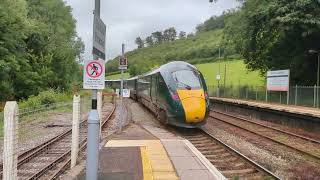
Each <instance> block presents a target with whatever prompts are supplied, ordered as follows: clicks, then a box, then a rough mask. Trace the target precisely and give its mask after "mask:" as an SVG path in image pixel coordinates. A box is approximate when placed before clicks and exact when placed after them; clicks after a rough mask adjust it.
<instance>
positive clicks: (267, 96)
mask: <svg viewBox="0 0 320 180" xmlns="http://www.w3.org/2000/svg"><path fill="white" fill-rule="evenodd" d="M266 102H268V89H267V88H266Z"/></svg>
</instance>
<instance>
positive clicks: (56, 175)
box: [48, 102, 116, 180]
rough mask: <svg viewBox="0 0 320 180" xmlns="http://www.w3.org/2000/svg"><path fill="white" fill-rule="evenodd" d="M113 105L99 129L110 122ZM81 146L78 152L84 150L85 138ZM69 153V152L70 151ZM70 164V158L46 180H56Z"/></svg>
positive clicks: (113, 110) (114, 108)
mask: <svg viewBox="0 0 320 180" xmlns="http://www.w3.org/2000/svg"><path fill="white" fill-rule="evenodd" d="M113 104H114V106H113V108H112V110H111V112H110V114H109V115H108V116H107V118H106V120H105V121H103V123H102V124H101V127H102V128H103V127H104V126H105V124H106V123H107V122H108V121H109V120H110V118H111V116H112V115H113V114H114V112H115V110H116V105H115V103H114V102H113ZM81 144H82V145H81V146H80V148H79V152H81V151H83V150H84V149H85V147H86V146H87V138H85V139H84V141H83V143H81ZM70 152H71V150H70ZM70 164H71V158H68V159H67V160H66V161H65V162H64V163H63V165H62V166H61V167H60V168H58V169H57V170H56V171H55V172H54V173H53V175H51V176H50V177H49V178H48V179H49V180H51V179H56V178H58V176H59V175H60V174H62V173H63V171H64V170H65V169H67V166H68V165H70Z"/></svg>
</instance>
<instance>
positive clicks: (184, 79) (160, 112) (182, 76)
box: [106, 61, 210, 128]
mask: <svg viewBox="0 0 320 180" xmlns="http://www.w3.org/2000/svg"><path fill="white" fill-rule="evenodd" d="M106 85H107V86H109V87H112V88H114V89H116V88H120V80H107V81H106ZM124 88H127V89H130V96H131V98H132V99H135V100H137V101H139V102H141V103H142V104H143V105H144V106H145V107H147V108H148V109H149V110H150V111H152V112H153V113H154V114H155V116H156V117H157V119H158V120H159V121H160V122H162V123H164V124H170V125H174V126H179V127H185V128H196V127H200V126H202V125H204V124H205V123H206V119H207V117H208V113H209V109H210V107H209V106H210V103H209V102H210V101H209V96H208V91H207V86H206V83H205V80H204V78H203V75H202V74H201V72H200V71H198V70H197V68H196V67H194V66H193V65H191V64H188V63H186V62H183V61H173V62H170V63H168V64H165V65H162V66H161V67H160V68H158V69H155V70H153V71H151V72H149V73H147V74H144V75H141V76H137V77H133V78H130V79H125V80H124Z"/></svg>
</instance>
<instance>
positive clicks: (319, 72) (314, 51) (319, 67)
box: [308, 49, 320, 108]
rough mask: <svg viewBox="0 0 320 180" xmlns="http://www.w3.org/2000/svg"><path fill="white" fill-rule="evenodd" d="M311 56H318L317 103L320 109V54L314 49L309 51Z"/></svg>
mask: <svg viewBox="0 0 320 180" xmlns="http://www.w3.org/2000/svg"><path fill="white" fill-rule="evenodd" d="M308 52H309V53H310V54H316V55H317V56H318V70H317V88H316V92H317V96H316V97H317V101H316V106H317V108H318V107H319V78H320V77H319V76H320V52H319V51H316V50H314V49H311V50H309V51H308Z"/></svg>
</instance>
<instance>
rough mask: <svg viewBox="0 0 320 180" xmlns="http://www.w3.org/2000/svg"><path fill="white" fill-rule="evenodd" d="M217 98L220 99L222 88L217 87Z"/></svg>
mask: <svg viewBox="0 0 320 180" xmlns="http://www.w3.org/2000/svg"><path fill="white" fill-rule="evenodd" d="M217 97H220V88H219V86H217Z"/></svg>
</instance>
